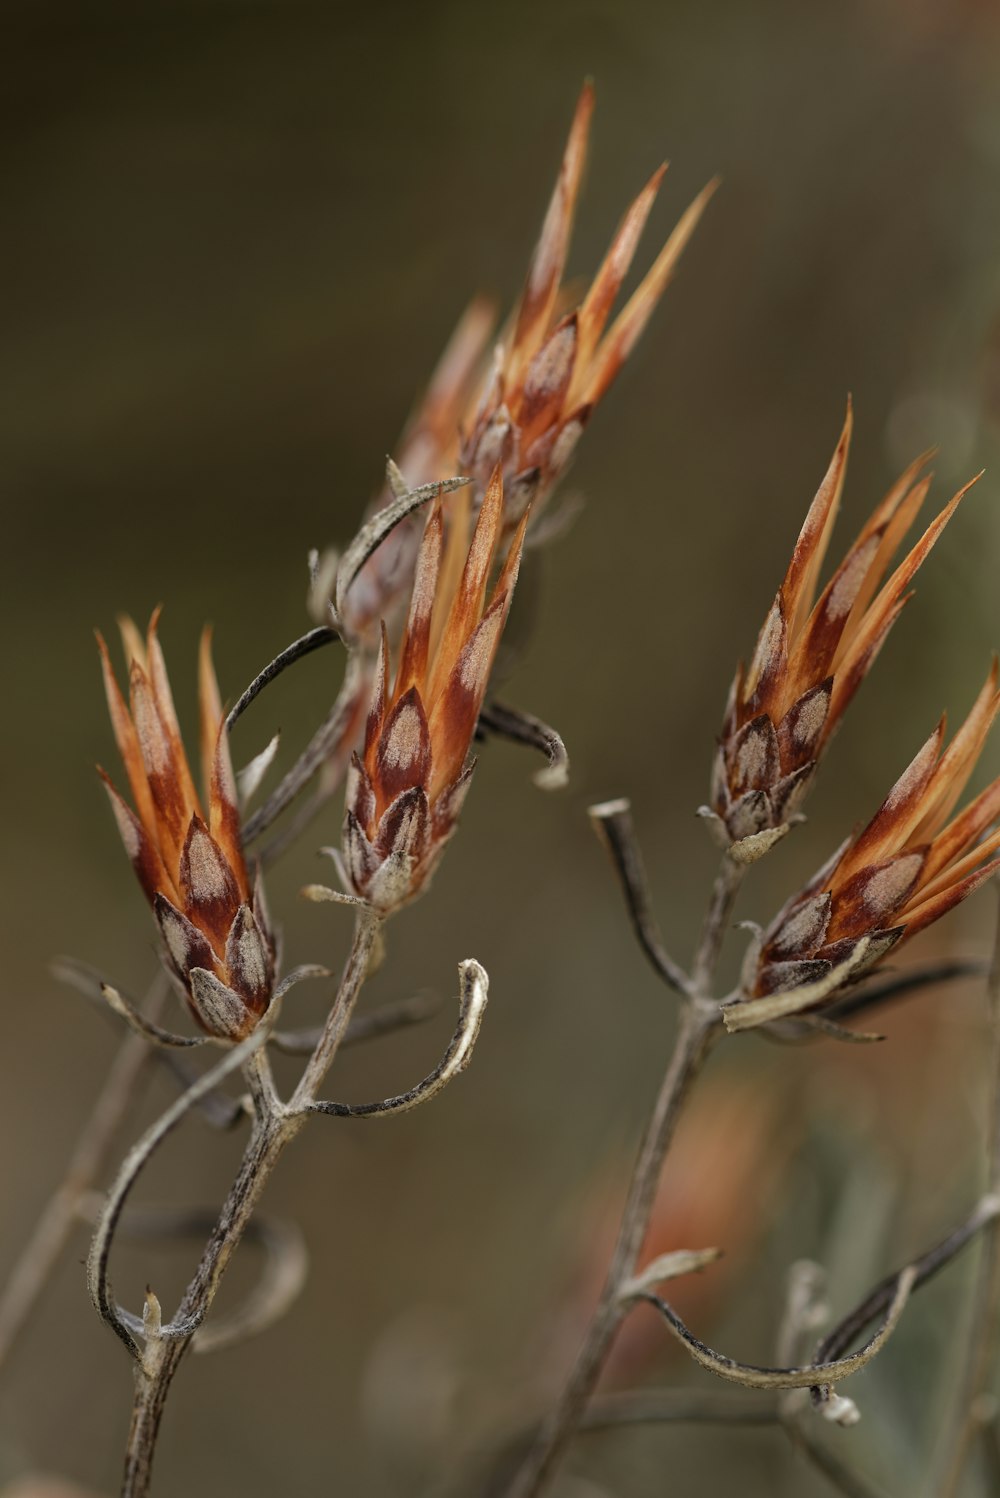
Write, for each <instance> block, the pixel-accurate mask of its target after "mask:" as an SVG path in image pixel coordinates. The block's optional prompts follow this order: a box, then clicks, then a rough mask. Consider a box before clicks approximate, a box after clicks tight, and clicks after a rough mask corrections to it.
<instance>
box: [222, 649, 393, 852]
mask: <svg viewBox="0 0 1000 1498" xmlns="http://www.w3.org/2000/svg"><path fill="white" fill-rule="evenodd" d="M366 696H367V691H366V687H365V674H364V668H363V666H362V664H361V662H360V660H359V658H358V655H357V653H356V652H352V653H350V654H349V655H348V658H347V671H346V673H345V676H344V683H343V686H342V687H341V689H340V692H339V693H338V695H337V700H336V701H335V702H334V704H333V707H332V708H331V709H330V711H329V713H328V714H327V716H326V718H325V719H324V720H323V722H322V723H321V724H320V726H319V728H317V730H316V732H315V733H314V734H313V736H312V738H311V739H310V741H309V743H308V744H307V745H306V747H305V749H304V750H303V751H302V753H301V754H300V755H299V757H298V759H297V760H296V762H295V764H294V765H292V767H291V769H290V770H289V771H288V773H287V774H286V775H285V777H284V779H283V780H282V781H281V782H280V784H279V785H277V786H276V787H275V789H274V790H273V791H272V792H271V795H270V796H269V797H268V799H267V800H266V801H265V802H264V805H263V806H261V807H259V808H258V809H257V811H255V812H254V813H253V815H252V816H251V817H249V818H248V819H247V822H246V824H245V826H244V828H243V837H244V841H245V842H246V843H248V844H249V843H252V842H254V841H255V840H256V839H257V838H259V837H260V835H261V833H263V832H266V831H267V829H268V827H270V826H271V824H272V822H274V821H276V820H277V818H278V817H280V816H281V814H282V812H283V811H284V810H285V809H286V808H287V807H288V806H290V805H291V804H292V802H293V801H294V800H295V798H296V796H298V795H299V793H300V792H301V791H302V790H303V789H304V788H305V787H306V786H307V785H308V783H309V781H310V780H311V779H312V777H313V776H314V775H315V774H316V772H317V770H318V769H319V768H320V766H321V765H323V764H324V763H325V762H326V761H327V760H328V759H329V758H330V757H331V755H332V754H333V753H334V751H335V750H336V749H337V748H338V747H339V746H340V745H341V744H342V743H343V742H344V741H345V740H346V739H348V738H349V737H350V735H351V729H352V725H353V724H354V722H355V720H357V723H358V725H359V726H360V722H361V714H362V712H363V710H364V703H365V698H366Z"/></svg>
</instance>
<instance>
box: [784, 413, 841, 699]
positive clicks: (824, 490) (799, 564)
mask: <svg viewBox="0 0 1000 1498" xmlns="http://www.w3.org/2000/svg"><path fill="white" fill-rule="evenodd" d="M853 424H854V417H853V412H852V410H851V403H850V401H848V403H847V415H846V416H845V418H844V427H843V430H842V432H841V434H840V438H839V440H838V442H837V446H836V448H835V449H834V454H833V457H832V458H831V459H830V466H829V468H828V469H827V471H826V474H825V476H824V478H823V482H822V483H821V484H820V486H819V489H818V490H817V491H816V498H815V499H814V500H813V502H812V504H811V505H810V507H809V513H808V515H807V516H806V519H805V524H804V525H803V527H802V530H801V531H800V532H799V538H798V540H797V541H796V543H795V550H794V551H793V553H792V560H791V562H790V563H789V566H788V571H787V572H786V573H785V580H784V582H783V583H782V585H781V591H780V597H781V604H782V610H783V613H784V616H785V619H786V620H787V623H788V638H789V640H795V639H796V637H797V636H798V634H799V632H800V630H801V629H802V626H803V625H804V624H805V621H806V619H807V617H808V615H809V611H810V610H811V608H812V606H813V599H814V597H815V596H816V585H817V583H818V581H819V574H820V569H821V567H822V566H823V558H824V557H825V556H826V550H827V547H828V545H829V543H830V533H831V532H832V530H833V524H834V521H835V520H836V518H837V511H838V509H839V508H840V496H841V493H842V491H843V487H844V475H845V473H846V471H847V454H848V451H849V449H850V446H851V429H852V427H853ZM823 675H824V676H825V675H826V672H825V671H824V672H823Z"/></svg>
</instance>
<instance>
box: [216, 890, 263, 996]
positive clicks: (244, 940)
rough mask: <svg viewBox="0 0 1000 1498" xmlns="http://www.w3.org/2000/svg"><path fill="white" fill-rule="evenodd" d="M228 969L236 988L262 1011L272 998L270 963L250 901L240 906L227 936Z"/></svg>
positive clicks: (232, 984)
mask: <svg viewBox="0 0 1000 1498" xmlns="http://www.w3.org/2000/svg"><path fill="white" fill-rule="evenodd" d="M226 971H227V973H228V975H229V982H230V985H231V986H232V987H233V988H234V989H235V990H236V992H237V993H239V994H240V995H241V996H242V997H243V998H244V999H245V1000H246V1002H247V1003H248V1004H249V1006H250V1008H251V1009H253V1010H254V1012H255V1013H256V1014H263V1012H264V1010H265V1009H266V1008H267V1006H268V1003H269V1002H270V998H271V964H270V960H269V954H268V951H267V947H266V945H265V942H264V938H263V937H262V935H261V933H260V931H259V929H258V927H257V922H256V921H255V920H254V918H253V912H252V911H251V909H250V907H249V905H241V906H240V908H239V910H238V911H237V913H236V919H235V920H234V921H233V924H232V927H231V929H230V932H229V936H228V937H227V939H226Z"/></svg>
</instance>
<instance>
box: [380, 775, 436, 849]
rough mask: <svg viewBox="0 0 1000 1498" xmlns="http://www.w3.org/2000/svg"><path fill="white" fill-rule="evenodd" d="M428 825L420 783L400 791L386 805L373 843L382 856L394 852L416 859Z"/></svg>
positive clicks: (427, 811)
mask: <svg viewBox="0 0 1000 1498" xmlns="http://www.w3.org/2000/svg"><path fill="white" fill-rule="evenodd" d="M429 825H430V812H429V808H428V804H427V795H426V793H425V791H424V790H423V787H422V786H412V787H411V788H410V789H409V790H407V791H403V792H402V794H401V795H399V796H397V797H396V799H395V801H393V802H392V804H391V805H390V806H389V807H388V808H387V809H386V811H385V813H384V815H383V816H382V819H381V821H380V822H379V824H378V833H377V835H376V839H375V847H376V849H377V851H378V854H379V857H380V858H382V859H385V858H389V857H393V856H395V857H396V858H403V857H405V858H409V859H412V861H413V862H414V863H419V861H420V859H421V858H422V857H423V854H424V850H425V845H426V842H427V832H428V829H429Z"/></svg>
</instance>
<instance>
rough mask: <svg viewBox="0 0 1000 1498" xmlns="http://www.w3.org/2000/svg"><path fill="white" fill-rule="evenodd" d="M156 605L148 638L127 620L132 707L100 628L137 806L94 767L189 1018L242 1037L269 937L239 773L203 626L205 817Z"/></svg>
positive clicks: (269, 971)
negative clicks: (243, 822) (250, 861)
mask: <svg viewBox="0 0 1000 1498" xmlns="http://www.w3.org/2000/svg"><path fill="white" fill-rule="evenodd" d="M158 619H159V610H157V611H156V613H154V615H153V617H152V619H151V620H150V624H149V631H148V634H147V637H146V641H145V643H143V641H142V639H141V637H140V635H139V633H138V631H137V630H136V628H135V625H134V624H133V623H132V621H131V619H126V620H124V621H122V638H123V641H124V645H125V655H126V659H127V661H128V664H129V705H126V703H125V700H124V698H123V696H122V694H121V691H120V690H119V687H118V683H117V681H116V680H115V676H114V671H113V670H112V667H111V660H110V657H109V655H108V649H107V646H106V645H105V643H104V640H103V638H102V637H101V635H100V634H98V636H97V641H98V645H99V646H100V651H101V664H102V668H103V672H104V686H105V691H106V693H107V698H108V708H109V710H110V713H111V723H112V726H113V728H114V732H115V738H116V740H117V742H118V749H119V752H120V754H121V757H122V760H123V762H124V765H125V773H126V775H127V776H128V781H129V786H130V788H131V791H132V799H133V801H134V803H135V810H134V811H133V810H132V808H131V807H130V806H128V804H127V803H126V802H125V801H124V800H123V799H122V797H121V796H120V795H119V794H118V792H117V790H116V789H115V787H114V786H113V785H112V783H111V780H110V778H109V777H108V776H107V775H106V774H105V772H104V771H103V770H99V773H100V775H101V778H102V779H103V781H104V784H105V787H106V789H107V792H108V797H109V799H110V801H111V809H112V811H113V812H114V814H115V818H116V820H117V822H118V830H119V832H120V833H121V837H122V841H123V843H124V844H125V850H126V852H127V853H128V855H129V857H130V859H131V860H132V866H133V868H134V869H135V872H136V875H137V877H138V879H139V883H140V884H141V885H142V888H143V890H144V892H145V895H146V898H147V900H148V901H149V902H150V904H151V905H152V907H153V911H154V914H155V916H156V919H157V922H158V924H159V927H160V932H161V935H162V937H163V941H164V946H165V949H166V959H167V966H168V968H169V970H170V972H171V973H172V974H173V976H174V977H175V978H176V979H177V981H178V983H179V984H180V985H181V987H182V989H183V991H184V994H185V996H186V998H187V1002H188V1005H189V1007H190V1009H191V1012H192V1014H193V1015H194V1017H195V1019H196V1021H197V1022H198V1024H199V1025H200V1026H201V1028H202V1029H203V1030H206V1031H207V1032H208V1033H209V1034H210V1035H214V1036H216V1037H217V1038H220V1039H225V1040H240V1039H242V1038H243V1036H245V1035H248V1034H249V1033H250V1031H251V1030H252V1029H253V1027H254V1026H255V1025H256V1023H257V1021H258V1020H259V1019H260V1017H261V1015H262V1014H263V1013H264V1011H265V1010H266V1009H267V1007H268V1004H269V1003H270V1001H271V991H272V987H273V982H274V960H275V950H274V942H273V939H272V937H271V934H270V929H269V925H268V919H267V914H266V911H265V908H264V903H263V892H262V890H261V885H260V879H259V877H258V878H257V879H256V880H255V881H254V883H253V886H252V887H251V883H250V880H249V879H248V876H247V869H246V863H245V860H244V857H243V847H242V839H241V833H240V815H239V808H238V805H237V798H236V780H235V777H234V775H233V767H232V762H231V760H230V757H229V740H228V736H227V733H226V726H225V718H224V715H223V712H222V704H221V702H220V699H219V689H218V685H217V683H216V679H215V672H214V669H213V667H212V658H211V650H210V643H209V635H208V631H207V630H206V632H205V634H204V635H203V636H202V646H201V657H200V706H201V753H202V769H203V776H204V787H205V801H204V805H205V806H207V808H208V813H207V815H206V813H205V811H204V810H203V803H202V802H201V801H200V800H199V797H198V792H197V790H196V788H195V784H194V780H193V778H192V775H191V771H190V768H189V766H188V761H187V756H186V754H185V752H184V746H183V744H182V743H181V737H180V731H179V729H178V726H177V715H176V713H175V711H174V703H173V698H172V696H171V693H170V683H169V681H168V679H167V671H166V665H165V663H164V659H163V653H162V651H161V649H160V642H159V640H158V638H157V623H158Z"/></svg>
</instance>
